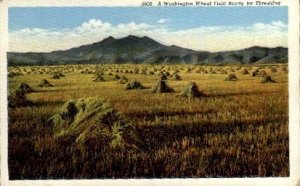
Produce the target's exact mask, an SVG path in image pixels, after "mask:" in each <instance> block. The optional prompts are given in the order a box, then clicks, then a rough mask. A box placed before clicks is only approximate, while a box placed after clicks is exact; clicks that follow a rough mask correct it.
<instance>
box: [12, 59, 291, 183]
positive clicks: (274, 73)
mask: <svg viewBox="0 0 300 186" xmlns="http://www.w3.org/2000/svg"><path fill="white" fill-rule="evenodd" d="M257 69H258V70H259V71H265V72H266V73H267V74H268V75H269V76H271V77H272V79H273V80H274V81H275V83H261V79H262V77H257V76H255V77H253V76H252V72H253V71H255V70H257ZM244 70H247V71H248V72H249V74H243V71H244ZM99 71H101V72H102V73H103V75H102V77H103V78H104V80H105V81H103V82H94V81H93V77H94V76H95V73H97V72H99ZM8 72H9V83H8V91H9V92H13V91H15V90H16V89H18V87H19V85H20V84H21V83H22V82H24V83H26V84H28V85H29V86H31V87H32V88H33V89H34V90H35V92H33V93H29V94H27V95H26V96H27V98H28V100H30V101H31V102H32V103H33V104H32V105H29V106H22V107H16V108H10V109H9V124H8V128H9V139H8V142H9V147H8V156H9V161H8V163H9V175H10V179H52V178H54V179H55V178H140V177H146V178H154V177H157V178H161V177H180V178H183V177H245V176H247V177H257V176H259V177H266V176H289V138H288V72H287V65H286V64H280V65H258V66H239V65H235V66H200V65H133V64H123V65H114V64H111V65H62V66H34V67H9V68H8ZM54 72H61V73H62V74H64V75H65V77H61V78H60V79H52V75H51V74H52V73H54ZM161 72H168V73H170V74H173V73H174V72H177V73H178V75H180V77H181V78H182V80H174V79H172V78H171V77H168V79H167V80H166V82H167V84H168V85H169V86H170V87H171V88H173V89H174V92H171V93H153V92H152V91H151V89H152V87H153V85H154V84H155V83H156V82H158V81H159V79H160V73H161ZM12 74H13V75H12ZM116 74H117V75H119V76H126V77H127V78H128V79H129V80H133V79H135V80H137V81H139V82H140V83H142V85H143V86H144V87H145V88H144V89H138V90H126V89H125V88H124V86H125V85H124V84H120V83H119V81H118V80H116V79H115V78H114V77H115V75H116ZM229 74H235V75H236V77H237V78H238V79H237V80H236V81H224V79H226V77H228V75H229ZM43 79H47V80H48V81H49V82H50V83H51V84H52V85H53V87H39V86H38V85H39V83H40V82H41V81H42V80H43ZM190 81H193V82H195V83H196V84H197V86H198V88H199V90H200V91H202V92H203V93H204V94H205V96H203V97H199V98H184V97H181V96H179V95H180V92H181V91H182V90H184V89H185V86H186V85H187V84H188V83H189V82H190ZM86 97H95V98H99V99H104V100H106V101H107V102H108V103H109V104H110V106H111V107H112V108H114V109H116V110H117V111H119V112H121V113H123V115H124V116H125V118H126V119H127V120H128V121H129V122H130V123H131V124H132V125H133V126H134V131H135V133H136V135H137V136H138V137H139V140H140V141H141V142H140V145H139V150H138V151H134V153H132V152H130V153H126V152H124V153H123V151H122V152H119V151H118V152H114V151H113V152H112V151H105V150H103V149H102V150H99V152H101V153H99V152H98V151H97V149H93V148H85V150H84V151H82V150H81V151H80V150H78V149H75V147H74V146H73V144H72V143H71V142H64V143H60V142H58V141H57V140H55V139H54V134H53V130H52V128H51V126H49V124H48V119H49V118H50V117H51V116H53V115H54V114H55V113H57V112H58V110H60V109H61V107H62V105H63V104H64V103H65V102H67V101H68V100H77V99H80V98H86ZM103 152H107V153H103Z"/></svg>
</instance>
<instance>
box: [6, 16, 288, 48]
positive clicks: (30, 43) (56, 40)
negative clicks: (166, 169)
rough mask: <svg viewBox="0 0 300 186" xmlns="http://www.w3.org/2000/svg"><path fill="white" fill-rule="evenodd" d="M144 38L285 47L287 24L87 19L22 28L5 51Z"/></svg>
mask: <svg viewBox="0 0 300 186" xmlns="http://www.w3.org/2000/svg"><path fill="white" fill-rule="evenodd" d="M127 35H137V36H145V35H146V36H148V37H151V38H153V39H155V40H157V41H159V42H161V43H163V44H166V45H178V46H182V47H185V48H191V49H194V50H205V51H223V50H236V49H241V48H247V47H250V46H254V45H258V46H266V47H275V46H287V45H288V43H287V42H288V41H287V24H285V23H283V22H281V21H273V22H270V23H255V24H253V25H250V26H244V27H242V26H206V27H196V28H190V29H182V30H175V31H174V30H170V29H168V28H166V27H165V26H163V25H161V24H158V25H150V24H147V23H135V22H129V23H121V24H117V25H113V24H111V23H108V22H103V21H101V20H96V19H91V20H89V21H87V22H84V23H82V24H81V25H79V26H78V27H76V28H72V29H70V28H69V29H61V30H51V29H42V28H26V29H22V30H18V31H13V32H10V33H9V51H18V52H29V51H36V52H37V51H39V52H49V51H53V50H65V49H69V48H72V47H76V46H80V45H85V44H90V43H94V42H98V41H101V40H102V39H104V38H106V37H109V36H113V37H116V38H120V37H125V36H127Z"/></svg>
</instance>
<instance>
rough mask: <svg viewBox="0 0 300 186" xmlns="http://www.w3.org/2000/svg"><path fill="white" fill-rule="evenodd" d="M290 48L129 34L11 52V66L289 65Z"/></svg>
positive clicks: (9, 54)
mask: <svg viewBox="0 0 300 186" xmlns="http://www.w3.org/2000/svg"><path fill="white" fill-rule="evenodd" d="M287 61H288V49H287V48H283V47H277V48H265V47H258V46H254V47H251V48H246V49H243V50H237V51H225V52H206V51H194V50H191V49H185V48H181V47H179V46H174V45H172V46H166V45H163V44H161V43H158V42H157V41H155V40H153V39H151V38H149V37H146V36H144V37H136V36H132V35H129V36H127V37H124V38H121V39H115V38H113V37H108V38H106V39H104V40H102V41H100V42H96V43H93V44H90V45H83V46H80V47H76V48H71V49H69V50H64V51H53V52H49V53H35V52H28V53H16V52H9V53H8V65H9V66H14V65H57V64H102V63H117V64H122V63H136V64H143V63H149V64H170V63H176V64H232V63H235V64H257V63H264V64H266V63H286V62H287Z"/></svg>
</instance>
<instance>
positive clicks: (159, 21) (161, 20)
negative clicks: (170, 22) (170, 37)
mask: <svg viewBox="0 0 300 186" xmlns="http://www.w3.org/2000/svg"><path fill="white" fill-rule="evenodd" d="M157 22H158V23H160V24H163V23H166V22H167V19H164V18H162V19H159V20H158V21H157Z"/></svg>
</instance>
